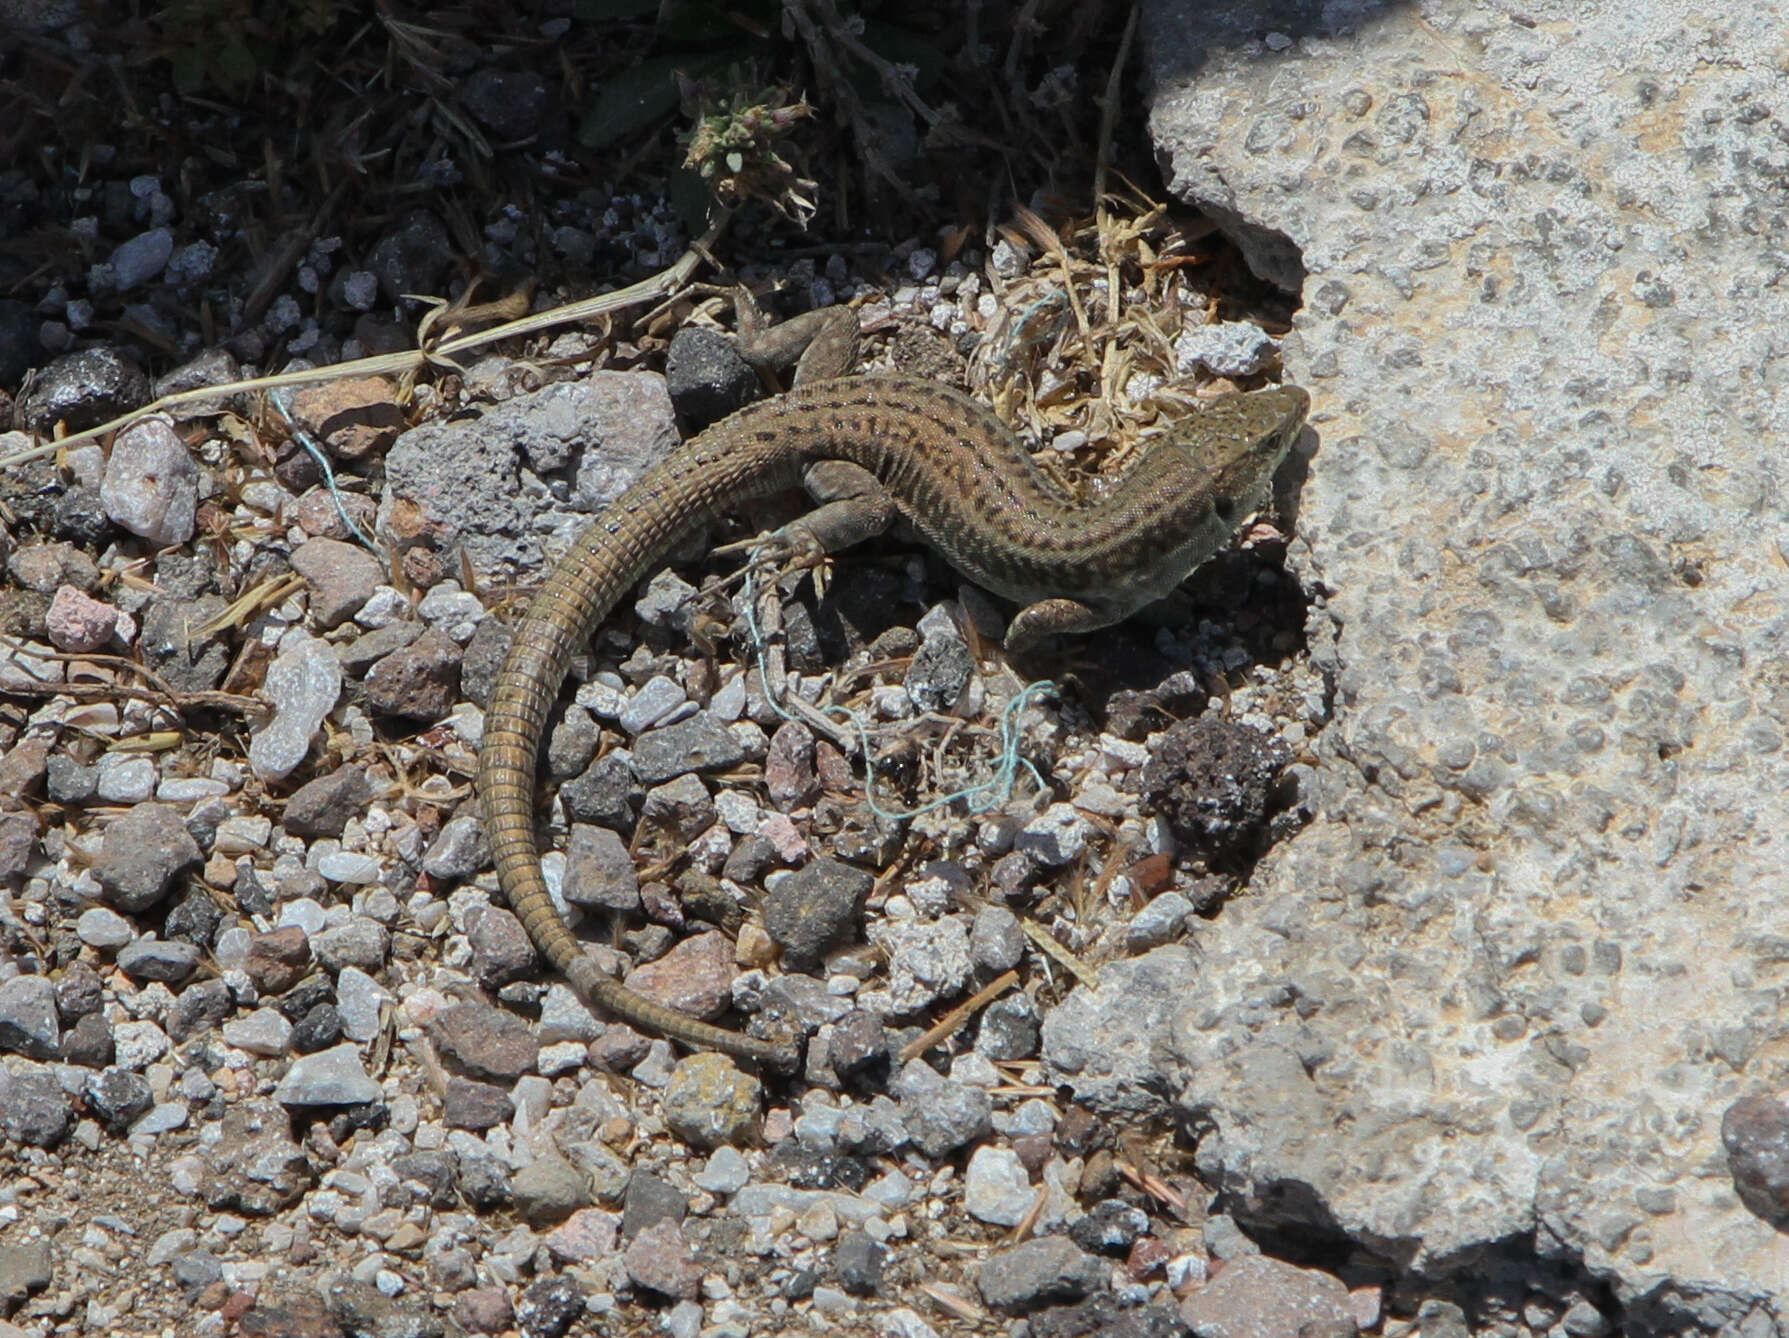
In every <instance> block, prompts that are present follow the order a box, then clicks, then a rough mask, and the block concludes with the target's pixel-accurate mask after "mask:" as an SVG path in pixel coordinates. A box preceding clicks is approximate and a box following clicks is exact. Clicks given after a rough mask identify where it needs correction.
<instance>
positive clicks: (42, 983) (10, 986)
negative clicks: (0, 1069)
mask: <svg viewBox="0 0 1789 1338" xmlns="http://www.w3.org/2000/svg"><path fill="white" fill-rule="evenodd" d="M0 1050H10V1051H12V1052H13V1053H14V1054H19V1055H24V1056H26V1057H27V1058H29V1059H55V1058H57V1057H58V1056H59V1055H60V1054H61V1050H62V1025H61V1022H60V1020H59V1019H58V1017H57V1014H56V987H55V985H53V984H52V983H51V982H50V978H49V977H48V976H14V977H13V978H12V979H11V980H7V981H0Z"/></svg>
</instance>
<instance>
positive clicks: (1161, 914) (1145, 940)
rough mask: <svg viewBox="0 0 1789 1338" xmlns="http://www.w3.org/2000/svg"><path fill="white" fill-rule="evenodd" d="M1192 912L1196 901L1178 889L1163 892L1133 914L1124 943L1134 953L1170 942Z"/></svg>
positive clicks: (1125, 930)
mask: <svg viewBox="0 0 1789 1338" xmlns="http://www.w3.org/2000/svg"><path fill="white" fill-rule="evenodd" d="M1192 914H1193V903H1192V902H1190V901H1188V900H1187V899H1186V898H1185V897H1184V896H1182V895H1181V894H1180V893H1178V892H1163V893H1162V894H1161V895H1160V896H1157V897H1151V898H1150V900H1149V904H1148V905H1146V906H1144V907H1143V909H1142V910H1140V911H1138V912H1137V913H1136V914H1135V915H1133V916H1131V921H1130V923H1129V924H1127V925H1126V926H1125V927H1124V946H1125V947H1126V948H1127V949H1128V950H1130V951H1131V952H1133V953H1142V952H1148V951H1149V950H1150V949H1151V948H1159V947H1161V946H1162V945H1163V944H1164V943H1171V942H1173V941H1174V939H1175V938H1177V937H1178V936H1179V934H1180V930H1181V927H1182V926H1183V925H1185V924H1186V922H1187V920H1188V919H1189V918H1190V917H1191V916H1192Z"/></svg>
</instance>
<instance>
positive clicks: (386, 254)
mask: <svg viewBox="0 0 1789 1338" xmlns="http://www.w3.org/2000/svg"><path fill="white" fill-rule="evenodd" d="M454 253H455V251H454V245H453V239H452V238H451V237H449V236H448V235H447V229H446V227H444V226H443V225H442V222H441V220H440V219H439V218H437V217H435V215H434V214H432V213H430V212H429V211H428V210H427V209H412V210H410V211H409V212H408V213H405V214H403V215H401V216H399V217H398V218H397V219H396V220H394V221H393V223H392V224H391V226H390V227H389V228H388V229H387V230H386V231H385V233H384V234H383V235H382V236H381V237H380V238H379V240H378V241H376V242H374V243H373V246H372V250H371V251H369V252H368V254H367V261H366V264H367V268H368V269H369V270H371V271H372V272H373V273H374V274H375V275H377V276H378V279H379V289H380V291H381V292H383V293H384V294H385V300H386V301H387V302H391V303H395V304H401V303H404V302H406V301H409V300H410V298H411V295H413V294H416V293H432V292H435V291H437V289H436V285H437V283H438V282H439V280H440V278H441V277H442V275H443V274H445V273H446V270H447V266H448V265H449V264H450V263H451V262H452V260H453V256H454Z"/></svg>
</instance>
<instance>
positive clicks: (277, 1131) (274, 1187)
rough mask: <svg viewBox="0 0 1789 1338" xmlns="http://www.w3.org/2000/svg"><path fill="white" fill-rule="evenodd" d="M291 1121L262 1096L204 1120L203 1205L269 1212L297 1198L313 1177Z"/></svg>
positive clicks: (250, 1213)
mask: <svg viewBox="0 0 1789 1338" xmlns="http://www.w3.org/2000/svg"><path fill="white" fill-rule="evenodd" d="M344 1048H350V1047H344ZM315 1058H317V1057H316V1056H311V1059H315ZM307 1062H309V1061H307V1060H300V1061H299V1063H300V1064H303V1063H307ZM294 1067H296V1066H294ZM363 1076H364V1075H363ZM369 1081H370V1080H369ZM320 1104H321V1103H320ZM291 1125H292V1121H291V1116H290V1115H288V1114H287V1112H286V1111H285V1110H283V1109H281V1108H280V1107H279V1106H278V1105H277V1104H276V1103H274V1102H272V1101H268V1100H266V1099H265V1098H257V1099H253V1100H247V1101H242V1102H238V1103H236V1104H233V1105H231V1106H229V1107H228V1108H227V1109H226V1110H225V1111H224V1117H223V1119H222V1121H220V1122H219V1123H218V1124H216V1125H208V1126H207V1127H206V1128H205V1130H204V1132H203V1133H202V1134H201V1136H200V1145H201V1146H202V1147H203V1149H204V1158H203V1160H204V1172H203V1174H202V1175H201V1177H200V1195H201V1197H202V1198H203V1199H204V1200H205V1204H206V1206H207V1207H209V1208H212V1209H214V1210H216V1211H219V1212H236V1213H244V1214H246V1215H248V1216H251V1217H271V1216H272V1215H273V1214H275V1213H277V1212H279V1211H280V1209H282V1208H284V1207H286V1206H288V1205H289V1204H291V1203H294V1202H296V1201H297V1200H298V1198H299V1197H300V1196H301V1195H302V1194H303V1193H304V1192H305V1190H307V1189H309V1188H310V1186H311V1183H312V1181H313V1180H314V1178H315V1177H314V1175H313V1172H312V1170H311V1163H310V1159H309V1158H308V1157H306V1156H305V1155H304V1149H303V1148H301V1147H299V1146H298V1144H296V1143H294V1142H293V1141H292V1138H291V1133H290V1130H291Z"/></svg>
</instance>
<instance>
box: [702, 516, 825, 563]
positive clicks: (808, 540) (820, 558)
mask: <svg viewBox="0 0 1789 1338" xmlns="http://www.w3.org/2000/svg"><path fill="white" fill-rule="evenodd" d="M714 551H715V553H716V554H719V555H725V554H730V553H744V554H746V555H747V559H746V560H747V563H748V565H750V566H752V567H755V568H757V569H758V570H760V571H762V570H765V569H767V568H771V567H777V568H781V569H782V570H784V571H785V572H795V571H812V570H813V569H815V568H816V567H818V566H819V565H820V564H821V563H823V562H824V561H826V550H825V549H824V548H822V547H821V546H820V541H819V540H817V539H816V538H814V536H813V534H812V533H811V532H809V531H808V529H807V528H806V527H804V526H802V525H785V526H783V528H782V529H780V530H777V531H776V532H775V533H772V534H764V535H753V536H752V537H751V538H750V539H741V540H739V541H738V542H737V543H731V544H723V545H721V546H720V547H719V548H716V549H715V550H714Z"/></svg>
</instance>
